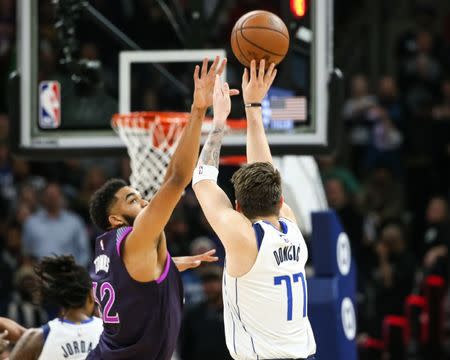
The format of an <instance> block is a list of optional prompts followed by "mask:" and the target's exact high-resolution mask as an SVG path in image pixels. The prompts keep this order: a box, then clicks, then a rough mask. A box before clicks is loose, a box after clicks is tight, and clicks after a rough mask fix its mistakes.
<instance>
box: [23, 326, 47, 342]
mask: <svg viewBox="0 0 450 360" xmlns="http://www.w3.org/2000/svg"><path fill="white" fill-rule="evenodd" d="M20 340H21V341H23V342H24V343H26V344H29V345H30V346H39V345H41V346H42V345H43V344H44V329H43V328H42V327H40V328H32V329H28V330H27V331H25V333H24V334H23V335H22V337H21V338H20Z"/></svg>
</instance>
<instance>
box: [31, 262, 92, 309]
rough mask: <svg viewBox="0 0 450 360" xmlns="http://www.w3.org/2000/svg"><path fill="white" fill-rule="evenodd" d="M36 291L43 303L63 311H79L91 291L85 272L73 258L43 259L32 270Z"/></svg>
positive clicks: (90, 284) (89, 279)
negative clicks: (36, 282) (36, 286)
mask: <svg viewBox="0 0 450 360" xmlns="http://www.w3.org/2000/svg"><path fill="white" fill-rule="evenodd" d="M34 271H35V273H36V275H37V276H38V291H39V292H40V294H41V295H42V297H43V300H44V301H45V302H48V303H50V304H54V305H58V306H60V307H62V308H63V309H79V308H82V307H83V306H84V305H85V304H86V299H87V297H88V295H89V292H90V291H91V289H92V282H91V278H90V277H89V273H88V272H87V270H86V269H85V268H84V267H82V266H81V265H78V264H77V263H76V262H75V259H74V258H73V256H67V255H63V256H51V257H44V258H43V259H42V260H41V261H40V262H39V263H38V264H37V265H36V266H35V269H34Z"/></svg>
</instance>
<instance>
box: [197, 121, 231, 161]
mask: <svg viewBox="0 0 450 360" xmlns="http://www.w3.org/2000/svg"><path fill="white" fill-rule="evenodd" d="M224 134H225V128H214V129H213V130H212V131H211V132H210V133H209V135H208V138H207V139H206V142H205V145H204V146H203V149H202V152H201V154H200V159H199V164H202V165H211V166H215V167H219V159H220V148H221V147H222V138H223V136H224Z"/></svg>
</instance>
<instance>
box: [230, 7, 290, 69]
mask: <svg viewBox="0 0 450 360" xmlns="http://www.w3.org/2000/svg"><path fill="white" fill-rule="evenodd" d="M231 48H232V49H233V53H234V56H236V58H237V59H238V60H239V62H240V63H241V64H242V65H244V66H246V67H250V61H252V60H253V59H255V60H256V61H257V63H258V62H259V61H260V60H261V59H265V60H266V67H268V66H269V65H270V63H272V62H274V63H275V64H278V63H280V62H281V60H283V58H284V57H285V56H286V53H287V51H288V48H289V32H288V30H287V28H286V25H285V24H284V22H283V20H281V19H280V18H279V17H278V16H276V15H275V14H272V13H271V12H269V11H263V10H256V11H251V12H249V13H247V14H245V15H243V16H241V18H240V19H239V20H238V21H237V22H236V24H235V25H234V27H233V31H232V32H231Z"/></svg>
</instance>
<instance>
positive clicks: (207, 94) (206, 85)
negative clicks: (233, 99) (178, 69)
mask: <svg viewBox="0 0 450 360" xmlns="http://www.w3.org/2000/svg"><path fill="white" fill-rule="evenodd" d="M219 63H220V57H219V56H216V58H215V59H214V62H213V63H212V65H211V67H210V68H209V71H208V59H207V58H205V59H203V64H202V68H201V70H200V66H198V65H197V66H196V67H195V70H194V100H193V103H192V106H194V107H196V108H199V109H206V108H207V107H209V106H211V105H212V104H213V89H214V83H215V79H216V74H217V75H219V76H221V75H222V73H223V71H224V70H225V66H226V64H227V59H223V61H222V63H221V64H220V65H219ZM237 94H239V91H238V90H230V95H237Z"/></svg>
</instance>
